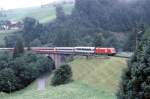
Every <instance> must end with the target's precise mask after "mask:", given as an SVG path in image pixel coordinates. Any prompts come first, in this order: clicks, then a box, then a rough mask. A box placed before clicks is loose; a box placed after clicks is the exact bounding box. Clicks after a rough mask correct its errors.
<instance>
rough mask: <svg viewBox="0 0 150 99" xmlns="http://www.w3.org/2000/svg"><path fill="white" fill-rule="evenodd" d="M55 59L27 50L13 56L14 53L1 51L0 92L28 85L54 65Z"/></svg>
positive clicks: (49, 70) (50, 69)
mask: <svg viewBox="0 0 150 99" xmlns="http://www.w3.org/2000/svg"><path fill="white" fill-rule="evenodd" d="M54 65H55V64H54V62H53V60H51V59H49V58H47V57H44V56H41V55H37V54H35V53H33V52H26V53H24V54H22V55H21V56H18V57H16V58H13V55H12V53H0V92H8V93H9V92H13V91H17V90H20V89H22V88H24V87H26V86H28V85H29V84H30V83H31V82H32V81H34V80H35V79H37V78H38V77H39V76H42V75H44V74H45V73H50V72H51V71H52V70H53V69H52V68H53V67H54Z"/></svg>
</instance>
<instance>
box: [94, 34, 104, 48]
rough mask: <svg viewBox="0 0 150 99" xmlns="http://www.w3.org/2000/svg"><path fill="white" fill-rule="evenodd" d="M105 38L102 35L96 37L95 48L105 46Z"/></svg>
mask: <svg viewBox="0 0 150 99" xmlns="http://www.w3.org/2000/svg"><path fill="white" fill-rule="evenodd" d="M103 43H104V42H103V36H102V34H98V35H97V36H96V37H95V40H94V46H95V47H101V46H103V45H104V44H103Z"/></svg>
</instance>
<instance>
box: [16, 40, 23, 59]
mask: <svg viewBox="0 0 150 99" xmlns="http://www.w3.org/2000/svg"><path fill="white" fill-rule="evenodd" d="M23 53H24V45H23V41H22V39H20V38H18V39H17V41H16V45H15V48H14V53H13V57H14V58H16V57H18V56H20V55H21V54H23Z"/></svg>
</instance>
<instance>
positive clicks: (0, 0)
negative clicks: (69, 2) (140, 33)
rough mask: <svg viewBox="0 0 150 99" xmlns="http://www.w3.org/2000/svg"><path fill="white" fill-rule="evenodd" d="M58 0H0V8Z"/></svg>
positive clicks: (26, 5)
mask: <svg viewBox="0 0 150 99" xmlns="http://www.w3.org/2000/svg"><path fill="white" fill-rule="evenodd" d="M55 1H60V0H0V8H3V9H15V8H25V7H32V6H40V5H43V4H47V3H52V2H55Z"/></svg>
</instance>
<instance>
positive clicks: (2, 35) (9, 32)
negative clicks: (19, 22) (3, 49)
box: [0, 30, 16, 45]
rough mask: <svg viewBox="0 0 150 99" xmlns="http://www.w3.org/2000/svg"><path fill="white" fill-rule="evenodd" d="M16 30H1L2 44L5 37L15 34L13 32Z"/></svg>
mask: <svg viewBox="0 0 150 99" xmlns="http://www.w3.org/2000/svg"><path fill="white" fill-rule="evenodd" d="M15 31H16V30H6V31H0V45H4V39H5V37H7V36H9V35H13V34H12V33H13V32H15Z"/></svg>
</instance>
